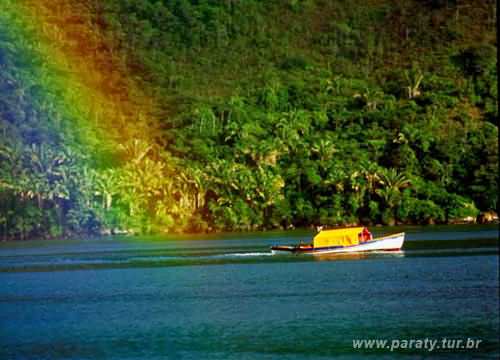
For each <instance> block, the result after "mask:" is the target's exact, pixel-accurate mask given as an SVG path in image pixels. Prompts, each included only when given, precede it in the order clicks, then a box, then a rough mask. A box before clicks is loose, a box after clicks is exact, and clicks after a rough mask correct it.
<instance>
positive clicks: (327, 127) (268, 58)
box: [0, 0, 498, 237]
mask: <svg viewBox="0 0 500 360" xmlns="http://www.w3.org/2000/svg"><path fill="white" fill-rule="evenodd" d="M84 3H86V4H87V2H84ZM88 6H89V7H90V9H91V10H92V14H94V16H93V25H92V26H93V27H94V29H95V31H96V33H99V34H100V36H102V37H103V38H112V39H114V40H113V41H112V42H110V43H109V44H110V45H109V46H110V48H108V49H106V50H105V51H108V52H109V53H113V54H119V56H120V58H123V59H126V62H125V65H124V66H125V67H126V73H128V74H130V76H131V77H133V78H134V79H135V81H137V84H139V86H140V87H141V88H142V89H144V91H145V92H146V93H147V94H148V95H149V96H150V97H151V98H152V99H154V101H155V103H156V106H155V108H154V112H155V113H154V117H155V118H156V119H158V124H155V127H154V128H155V129H157V130H155V133H154V134H152V135H153V138H154V141H155V149H157V150H155V154H154V155H150V156H151V158H154V159H155V161H157V163H162V162H165V164H168V165H167V166H166V168H165V170H161V171H163V172H162V176H160V178H162V179H163V178H164V182H162V183H161V184H158V183H156V182H154V181H157V178H158V177H157V178H156V180H155V179H151V180H150V181H151V182H148V181H149V180H148V181H146V180H144V181H142V182H141V184H140V185H134V186H135V187H133V186H132V187H131V185H130V184H129V183H126V180H123V179H130V178H131V176H132V177H133V176H135V177H137V176H141V175H138V174H142V173H141V171H145V169H147V166H149V165H147V164H146V165H147V166H146V165H143V167H142V168H140V169H139V168H138V167H137V168H136V167H133V166H128V165H127V164H126V163H124V162H123V161H122V162H120V161H115V162H112V163H107V164H105V165H103V164H102V163H100V162H99V161H94V162H91V163H89V164H90V165H89V166H90V170H91V171H92V173H93V174H94V175H93V176H95V178H96V179H100V181H101V182H100V183H101V184H102V183H103V181H104V180H106V179H110V178H112V179H118V180H116V181H115V180H113V181H115V182H113V183H112V184H110V185H108V188H109V191H108V190H106V191H108V193H109V196H112V197H113V201H112V202H111V200H110V203H109V204H108V203H106V201H104V200H102V199H103V196H104V195H103V192H102V191H101V192H100V193H99V194H97V193H98V192H96V191H93V192H92V190H83V189H82V185H75V186H76V187H77V190H75V192H73V193H72V194H74V195H72V196H73V197H74V198H73V199H72V200H71V202H68V203H67V204H66V205H65V206H62V210H61V209H60V208H59V207H58V205H57V200H49V199H46V201H45V203H44V205H43V206H42V207H40V206H39V204H37V203H36V198H37V197H36V196H33V197H32V200H30V201H27V200H26V199H22V196H21V197H20V195H19V192H18V191H16V190H15V187H14V186H13V185H12V184H11V183H12V181H11V180H8V181H7V180H5V179H11V175H8V174H7V173H9V171H10V170H9V169H8V167H7V162H8V159H7V155H6V154H7V150H5V151H3V152H2V153H0V162H1V164H2V171H3V175H2V174H0V184H2V183H5V184H9V186H7V185H5V186H3V187H0V196H1V197H2V198H3V199H4V201H3V202H2V204H1V205H0V207H1V210H2V213H3V214H4V215H3V217H2V216H1V214H0V220H1V221H3V224H4V234H5V235H4V236H5V237H19V236H26V235H27V236H36V235H44V234H49V233H52V234H53V235H54V234H56V235H57V234H63V233H72V232H80V231H87V230H92V231H96V230H99V229H103V228H120V229H133V230H134V231H206V230H210V229H212V230H215V229H217V230H250V229H268V228H275V227H288V226H290V225H294V226H306V225H310V224H318V223H322V224H329V225H333V224H353V223H360V222H363V223H372V224H373V223H387V224H392V223H394V222H403V223H436V222H439V223H445V222H451V221H458V220H460V219H462V218H465V217H467V216H472V217H476V216H477V215H478V213H479V211H487V210H495V211H496V208H497V199H498V110H497V109H498V94H497V70H496V66H497V43H496V29H495V27H496V21H497V20H496V7H495V6H496V5H495V2H494V1H465V0H463V1H458V0H456V1H453V0H427V1H417V0H407V1H390V0H365V1H362V0H350V1H341V0H338V1H326V0H303V1H301V0H288V1H285V0H283V1H278V0H266V1H265V0H263V1H258V0H246V1H238V0H220V1H218V0H204V1H203V0H199V1H195V0H191V1H188V0H162V1H160V0H109V1H105V2H103V4H98V5H96V4H95V3H94V2H90V1H89V2H88ZM3 44H5V43H3ZM3 46H4V47H5V45H3ZM1 50H2V43H0V63H1V59H2V58H1V55H2V52H1ZM103 51H104V50H103ZM19 71H22V69H21V68H19V69H18V68H15V67H14V66H12V65H10V66H9V73H14V74H15V73H16V72H19ZM6 76H7V75H6V73H5V72H1V73H0V84H7V83H8V79H7V78H6ZM5 86H6V85H5ZM0 93H1V94H2V96H4V94H7V93H9V94H12V91H10V90H0ZM9 96H10V95H9ZM23 101H24V100H23V99H21V98H17V99H16V98H15V97H12V96H11V97H9V99H7V98H6V97H4V98H2V99H0V121H1V122H2V124H3V125H4V124H5V123H9V125H8V126H3V127H4V128H12V124H13V123H14V124H16V122H15V121H13V120H12V119H11V115H9V114H11V113H12V112H15V111H24V110H23V109H25V108H26V107H27V106H28V105H26V104H25V103H23ZM48 121H51V120H50V119H49V120H48ZM16 126H17V125H14V127H16ZM36 126H38V125H36ZM17 127H19V126H17ZM13 133H16V134H17V135H16V136H18V138H19V140H18V141H17V143H22V144H23V146H26V145H28V146H30V145H31V143H30V141H26V137H23V136H21V135H19V132H15V131H13ZM14 138H15V137H14ZM55 142H56V143H57V144H58V145H54V147H57V148H59V147H60V148H61V149H64V148H65V147H66V146H69V147H71V146H72V145H71V141H70V140H69V139H68V138H67V137H63V138H62V139H59V140H57V141H55ZM35 143H36V141H35ZM68 144H69V145H68ZM0 145H2V144H0ZM3 146H4V148H5V149H6V148H7V147H9V146H10V147H12V146H13V145H12V142H11V141H3ZM60 151H65V150H60ZM148 151H149V150H148ZM22 166H25V167H29V166H31V165H29V162H28V163H25V165H22ZM137 166H139V165H137ZM141 166H142V165H141ZM166 169H168V170H166ZM124 171H125V172H132V173H133V174H135V175H130V176H129V177H126V176H125V177H124V175H123V173H124ZM5 174H7V175H5ZM68 174H69V175H68V177H71V176H75V175H71V174H72V173H71V172H68ZM114 174H117V175H116V176H115V175H114ZM2 176H3V177H2ZM127 176H128V175H127ZM2 179H4V180H2ZM103 179H104V180H103ZM120 179H121V180H120ZM68 181H69V180H68ZM120 181H122V183H120ZM104 182H105V181H104ZM153 182H154V183H153ZM97 183H99V181H97V180H96V181H94V182H90V183H89V185H88V186H89V188H95V187H96V186H97V185H95V184H97ZM36 191H37V190H36V189H33V192H35V193H36ZM86 191H87V192H88V193H86ZM93 194H94V195H93ZM95 194H97V195H95ZM111 194H112V195H111ZM82 198H84V199H86V200H85V201H83V200H81V199H82ZM51 201H52V203H51ZM77 203H78V205H74V204H77ZM30 209H31V210H30ZM34 209H37V210H34ZM14 213H15V214H18V217H15V216H12V214H14ZM6 214H7V215H6ZM8 214H11V215H8ZM27 217H30V218H35V219H36V220H35V221H32V222H30V224H31V223H32V225H29V226H28V225H26V226H27V228H24V227H23V226H25V225H22V226H21V225H19V224H24V222H23V220H22V219H26V218H27ZM14 219H16V220H14ZM37 224H38V225H37ZM40 224H42V225H40ZM26 226H25V227H26Z"/></svg>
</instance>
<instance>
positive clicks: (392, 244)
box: [271, 233, 405, 255]
mask: <svg viewBox="0 0 500 360" xmlns="http://www.w3.org/2000/svg"><path fill="white" fill-rule="evenodd" d="M404 240H405V233H399V234H392V235H388V236H384V237H381V238H377V239H373V240H370V241H367V242H364V243H361V244H358V245H352V246H337V247H326V248H312V247H310V248H297V247H295V246H273V247H271V251H272V253H273V254H286V253H288V254H290V253H294V254H307V255H322V254H337V253H357V252H369V251H397V250H401V248H402V247H403V243H404Z"/></svg>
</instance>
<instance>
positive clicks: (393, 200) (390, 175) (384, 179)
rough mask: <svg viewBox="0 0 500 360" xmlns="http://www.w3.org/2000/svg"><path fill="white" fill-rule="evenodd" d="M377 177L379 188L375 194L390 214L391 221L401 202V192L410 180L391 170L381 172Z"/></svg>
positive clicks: (408, 184)
mask: <svg viewBox="0 0 500 360" xmlns="http://www.w3.org/2000/svg"><path fill="white" fill-rule="evenodd" d="M379 177H380V180H379V185H380V186H381V187H380V188H379V189H377V190H376V191H375V192H376V194H377V195H379V196H380V197H381V199H382V200H383V201H384V203H385V205H386V207H387V209H388V210H389V211H390V212H391V213H392V216H393V219H395V218H396V216H395V211H396V208H397V206H398V205H399V203H400V201H401V190H403V189H405V188H407V187H408V186H410V180H408V178H407V177H406V176H405V175H404V174H401V173H398V171H397V170H396V169H393V168H391V169H386V170H384V171H382V172H381V173H380V175H379Z"/></svg>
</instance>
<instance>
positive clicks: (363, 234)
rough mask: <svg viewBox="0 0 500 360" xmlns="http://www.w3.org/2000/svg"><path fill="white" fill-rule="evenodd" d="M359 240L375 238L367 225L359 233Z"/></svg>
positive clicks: (364, 240)
mask: <svg viewBox="0 0 500 360" xmlns="http://www.w3.org/2000/svg"><path fill="white" fill-rule="evenodd" d="M358 238H359V242H367V241H370V240H373V235H372V233H371V232H370V231H369V230H368V228H367V227H364V228H363V230H361V232H360V233H359V235H358Z"/></svg>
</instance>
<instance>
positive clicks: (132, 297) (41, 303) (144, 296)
mask: <svg viewBox="0 0 500 360" xmlns="http://www.w3.org/2000/svg"><path fill="white" fill-rule="evenodd" d="M399 231H405V232H406V233H407V237H406V238H407V240H406V242H405V247H404V249H403V251H401V252H395V253H394V252H391V253H383V252H380V253H373V254H366V255H359V254H358V255H336V256H335V255H333V256H326V257H319V258H318V257H314V256H307V255H272V254H271V252H270V250H269V247H270V246H271V245H285V244H294V243H298V242H300V241H307V240H308V239H310V237H311V236H312V233H311V232H309V231H292V232H270V233H253V234H218V235H210V236H199V235H197V236H194V235H193V236H187V235H184V236H181V237H169V238H166V237H109V238H99V239H74V240H66V241H28V242H7V243H1V244H0V359H29V358H33V359H104V358H106V359H326V358H331V357H334V356H335V357H340V358H353V359H356V358H359V357H361V356H365V357H372V358H380V357H382V358H384V357H386V358H393V357H403V358H422V357H433V358H457V359H462V358H497V357H498V355H499V347H498V346H499V342H498V335H499V333H498V331H499V327H498V326H499V312H498V311H499V307H498V306H499V305H498V304H499V297H498V294H499V292H498V228H497V227H496V226H454V227H446V226H443V227H438V226H432V227H407V228H377V229H375V231H374V232H375V235H383V234H388V233H391V232H399ZM469 339H470V340H469ZM371 340H378V341H386V345H385V346H382V345H383V344H382V343H380V345H381V346H380V347H379V348H376V347H373V346H372V347H371V348H370V347H369V346H368V345H366V344H364V343H363V346H359V345H355V343H358V344H359V342H360V341H361V342H362V341H371ZM449 340H454V341H458V340H460V341H463V345H462V346H460V344H459V346H456V348H450V346H447V343H446V341H449ZM405 341H407V343H405ZM409 341H413V343H412V346H410V345H409V344H410V343H409ZM418 341H421V343H418ZM425 341H427V344H430V342H431V341H435V342H436V343H435V344H436V346H435V347H434V348H433V349H430V348H429V347H428V346H427V347H424V346H423V345H422V344H424V342H425ZM467 341H479V344H478V346H477V347H475V348H472V349H470V348H467ZM405 344H406V346H403V345H405ZM418 344H421V345H422V346H420V347H418V346H417V345H418ZM396 345H397V346H396ZM438 347H440V348H438Z"/></svg>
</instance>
